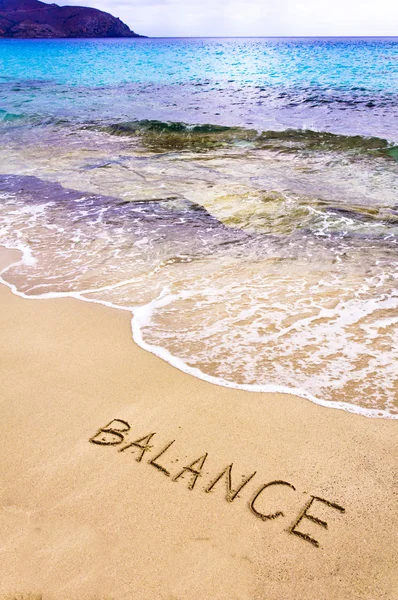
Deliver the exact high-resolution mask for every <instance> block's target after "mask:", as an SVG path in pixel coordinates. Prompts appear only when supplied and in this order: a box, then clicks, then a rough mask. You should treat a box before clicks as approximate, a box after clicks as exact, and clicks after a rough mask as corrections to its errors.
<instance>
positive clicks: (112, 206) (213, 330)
mask: <svg viewBox="0 0 398 600" xmlns="http://www.w3.org/2000/svg"><path fill="white" fill-rule="evenodd" d="M0 137H1V144H0V244H3V245H5V246H7V247H10V248H18V249H20V250H21V251H22V253H23V258H22V259H21V261H19V262H18V263H16V264H14V265H12V266H11V267H10V268H8V269H7V270H5V271H4V272H3V273H2V274H1V278H2V281H3V282H4V283H6V284H7V285H9V286H10V287H11V288H12V289H13V291H14V292H15V293H17V294H20V295H23V296H25V297H29V298H45V297H61V296H66V295H69V296H74V297H77V298H81V299H82V300H86V301H93V302H100V303H104V304H107V305H111V306H116V307H118V308H120V309H123V310H128V311H131V313H132V316H133V318H132V334H133V338H134V340H135V341H136V342H137V343H138V344H139V345H140V346H142V347H143V348H145V349H147V350H149V351H151V352H153V353H155V354H157V355H158V356H160V357H162V358H163V359H165V360H167V361H168V362H170V363H171V364H173V365H174V366H176V367H178V368H180V369H182V370H184V371H186V372H189V373H192V374H193V375H194V376H197V377H201V378H203V379H207V380H208V381H212V382H214V383H217V384H220V385H226V386H230V387H238V388H242V389H247V390H254V391H272V390H276V391H285V392H292V393H296V394H298V395H300V396H303V397H306V398H308V399H310V400H312V401H314V402H317V403H320V404H323V405H325V406H330V407H333V408H341V409H344V410H349V411H354V412H358V413H361V414H363V415H367V416H374V417H377V416H380V417H387V418H397V417H398V38H388V39H387V38H374V39H373V38H366V39H357V38H356V39H346V38H340V39H337V38H335V39H266V38H253V39H246V38H245V39H173V40H171V39H153V40H151V39H138V40H127V39H126V40H0ZM264 401H266V397H264Z"/></svg>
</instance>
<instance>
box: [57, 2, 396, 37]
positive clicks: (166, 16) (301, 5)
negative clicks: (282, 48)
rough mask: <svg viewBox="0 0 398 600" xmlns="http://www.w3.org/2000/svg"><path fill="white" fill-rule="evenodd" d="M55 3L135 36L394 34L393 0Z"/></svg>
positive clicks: (394, 3)
mask: <svg viewBox="0 0 398 600" xmlns="http://www.w3.org/2000/svg"><path fill="white" fill-rule="evenodd" d="M47 1H48V0H47ZM55 1H57V0H55ZM57 3H58V4H60V5H62V6H64V5H71V4H73V5H77V6H82V5H83V6H92V7H94V8H99V9H100V10H104V11H106V12H109V13H111V14H113V15H114V16H116V17H119V18H120V19H121V20H122V21H124V22H125V23H127V25H129V27H130V28H131V29H132V30H134V31H136V32H137V33H141V34H143V35H148V36H151V37H152V36H154V37H190V36H278V35H281V36H294V35H297V36H306V35H308V36H328V35H330V36H333V35H337V36H338V35H342V36H344V35H348V36H350V35H352V36H355V35H358V36H361V35H363V36H365V35H368V36H372V35H374V36H377V35H385V36H392V35H398V0H328V1H326V0H65V1H64V0H58V2H57Z"/></svg>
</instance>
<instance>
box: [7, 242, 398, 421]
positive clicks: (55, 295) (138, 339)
mask: <svg viewBox="0 0 398 600" xmlns="http://www.w3.org/2000/svg"><path fill="white" fill-rule="evenodd" d="M4 251H5V252H6V253H8V252H11V255H12V256H13V257H14V258H13V259H12V262H11V263H9V264H8V263H6V264H5V265H3V266H1V263H0V285H4V286H6V287H7V288H9V289H10V290H11V291H12V293H13V294H14V295H16V296H18V297H19V298H24V299H26V300H49V299H53V300H55V299H62V298H64V299H65V298H73V299H76V300H80V301H83V302H88V303H91V304H99V305H102V306H105V307H107V308H111V309H114V310H121V311H127V312H129V313H130V315H131V324H130V329H131V333H132V339H133V341H134V343H135V344H136V345H137V346H138V347H139V348H141V349H143V350H145V351H147V352H150V353H151V354H153V355H154V356H156V357H158V358H160V359H161V360H164V361H165V362H166V363H168V364H169V365H171V366H172V367H174V368H176V369H178V370H179V371H181V372H183V373H186V374H188V375H190V376H192V377H196V378H197V379H200V380H202V381H206V382H207V383H210V384H212V385H216V386H220V387H225V388H227V389H236V390H242V391H245V392H250V393H260V394H264V393H265V394H269V393H276V394H289V395H292V396H294V397H296V398H300V399H304V400H308V401H310V402H313V403H314V404H317V405H319V406H323V407H325V408H330V409H336V410H343V411H345V412H348V413H353V414H356V415H361V416H363V417H368V418H373V419H389V420H390V419H391V420H397V419H398V413H397V414H391V413H390V412H388V411H386V410H382V409H369V408H362V407H361V406H358V405H356V404H351V403H349V402H343V401H342V402H336V401H327V400H322V399H321V398H317V397H316V396H313V395H312V394H310V393H309V392H307V391H306V390H301V389H299V388H289V387H287V386H283V385H278V384H267V385H255V384H247V385H245V384H238V383H235V382H233V381H227V380H224V379H222V378H221V377H213V376H211V375H207V374H206V373H203V372H202V371H200V369H197V368H196V367H190V366H189V365H187V364H186V363H184V361H183V360H182V359H180V358H178V357H177V356H174V355H172V354H171V353H170V352H169V351H168V350H167V349H165V348H162V347H160V346H152V345H151V344H148V343H147V342H145V340H144V339H143V336H142V334H141V324H142V323H140V321H139V317H138V315H142V316H141V319H142V321H143V322H144V324H145V319H146V318H147V314H148V307H149V306H150V305H154V304H156V301H157V300H159V299H156V300H153V301H152V302H150V303H149V304H147V305H144V306H138V307H128V306H116V305H114V304H112V303H110V302H107V301H104V300H93V299H91V298H87V297H85V296H84V295H83V294H85V293H88V292H90V293H91V292H93V291H95V290H83V291H81V292H49V293H48V294H40V295H37V296H36V295H29V296H27V295H26V294H24V293H23V292H20V291H19V290H18V289H17V288H16V286H15V285H13V284H10V283H8V282H7V281H6V280H4V279H3V277H2V275H3V273H4V272H5V271H6V270H7V269H8V268H9V267H10V266H12V265H13V264H18V263H19V262H24V261H25V262H26V263H27V264H29V261H32V260H34V259H33V258H32V257H31V255H30V253H29V252H26V251H25V250H22V249H17V248H11V247H7V246H4V245H0V255H1V252H4ZM13 253H15V254H13ZM19 255H21V256H20V258H18V256H19ZM26 256H27V258H26ZM14 259H15V260H14ZM120 285H123V282H119V283H118V284H117V285H116V286H115V287H117V286H120ZM104 289H106V288H104Z"/></svg>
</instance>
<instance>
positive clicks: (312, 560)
mask: <svg viewBox="0 0 398 600" xmlns="http://www.w3.org/2000/svg"><path fill="white" fill-rule="evenodd" d="M11 255H12V253H10V252H4V251H3V252H2V254H1V260H2V261H3V264H5V261H7V260H10V257H11ZM0 306H1V312H0V332H1V336H0V344H1V345H0V373H1V395H0V399H1V415H2V419H1V422H2V431H1V437H0V452H1V462H2V469H1V487H0V494H1V511H0V598H15V597H18V598H21V597H25V596H26V597H30V598H32V597H33V598H34V597H35V596H40V595H41V596H42V598H43V599H46V600H47V599H48V600H51V599H68V600H75V599H76V600H77V599H79V600H85V599H97V600H99V599H101V600H102V599H103V600H110V599H115V600H123V599H126V600H127V599H129V600H133V599H135V598H140V599H142V600H158V599H159V600H188V599H189V600H234V599H236V600H335V599H336V600H349V599H355V600H360V599H367V600H378V599H380V600H381V599H386V600H387V599H388V600H393V599H397V598H398V575H397V574H398V564H397V555H398V553H397V539H396V537H394V536H395V531H396V530H397V525H398V523H397V521H398V518H397V514H398V511H397V504H396V498H395V500H394V494H393V484H394V482H393V476H394V472H395V471H396V466H397V459H398V453H397V444H396V441H397V432H398V422H397V421H392V420H391V421H387V420H383V419H370V418H366V417H363V416H359V415H355V414H349V413H346V412H343V411H341V410H335V409H327V408H323V407H321V406H317V405H315V404H313V403H311V402H310V401H308V400H304V399H301V398H296V397H294V396H291V395H283V394H257V393H249V392H242V391H238V390H230V389H225V388H221V387H216V386H214V385H212V384H209V383H206V382H204V381H200V380H197V379H195V378H193V377H191V376H189V375H186V374H184V373H182V372H180V371H178V370H176V369H174V368H173V367H171V366H170V365H168V364H167V363H165V362H163V361H161V360H160V359H158V358H156V357H155V356H153V355H151V354H149V353H147V352H145V351H143V350H141V349H140V348H138V347H137V346H136V345H135V344H134V342H133V341H132V338H131V328H130V315H129V313H127V312H123V311H117V310H113V309H110V308H106V307H103V306H100V305H94V304H89V303H84V302H81V301H78V300H74V299H56V300H25V299H21V298H19V297H16V296H14V295H13V294H12V293H11V291H10V290H9V289H8V288H6V287H5V286H0ZM114 419H119V421H114V422H113V424H112V425H113V426H111V428H113V429H119V430H121V429H125V430H127V429H128V428H130V429H128V431H125V432H123V433H121V432H120V431H119V432H117V431H116V433H109V432H101V433H99V434H98V435H96V434H97V432H98V430H99V429H100V428H102V427H104V426H105V425H107V424H108V423H109V422H111V421H112V420H114ZM122 421H123V422H124V423H122ZM152 433H154V434H155V435H153V436H152V437H150V434H152ZM90 438H92V441H94V442H100V443H90V441H89V440H90ZM140 438H145V439H144V440H142V441H141V442H137V445H135V446H134V445H133V446H129V447H127V446H128V444H131V443H132V442H134V441H137V440H139V439H140ZM172 441H173V443H172V444H171V445H170V446H169V447H168V449H167V450H166V452H165V453H164V454H163V455H162V456H160V457H159V458H156V456H157V455H158V454H159V453H160V452H161V450H162V449H164V448H165V447H166V446H168V445H169V444H170V442H172ZM103 442H107V443H108V445H104V444H103ZM109 442H113V444H112V445H110V444H109ZM114 442H118V443H117V444H115V443H114ZM124 448H125V449H124ZM123 449H124V450H123ZM120 450H123V451H122V452H120ZM194 461H196V462H195V463H194ZM192 463H194V464H192ZM231 463H233V467H232V469H231V488H230V489H229V490H228V485H227V483H228V470H227V471H225V469H226V467H228V465H230V464H231ZM189 465H191V466H190V469H191V470H184V467H187V466H189ZM223 471H225V473H224V475H223V476H222V477H221V478H220V479H218V480H217V477H218V476H219V475H221V474H222V473H223ZM181 472H182V475H180V473H181ZM254 472H256V474H255V475H254V476H253V477H252V478H251V479H250V480H249V481H248V482H247V483H246V484H245V485H244V486H243V488H242V489H241V491H240V492H239V493H238V494H237V495H236V496H235V497H234V494H235V492H236V491H237V488H239V486H240V485H242V483H244V481H245V480H247V479H248V478H249V477H250V475H252V474H253V473H254ZM179 475H180V476H179ZM214 482H215V483H214ZM275 482H277V483H275ZM212 483H214V485H213V486H212ZM269 483H272V485H268V486H267V487H264V486H265V485H266V484H269ZM190 488H193V489H190ZM209 488H211V489H210V491H206V490H209ZM258 492H260V493H259V494H258ZM257 494H258V495H257ZM256 495H257V497H256ZM312 496H314V497H315V499H313V498H312ZM227 497H228V498H229V500H232V501H228V500H227ZM253 499H254V503H253V502H252V501H253ZM311 500H312V505H311V506H310V507H309V508H307V512H306V513H305V512H304V511H305V509H306V507H308V504H309V502H310V501H311ZM323 500H326V501H327V503H325V502H324V501H323ZM250 504H252V507H250ZM343 509H344V512H343ZM308 515H312V516H313V517H315V518H316V519H317V520H311V519H309V518H308ZM300 516H302V519H301V521H300V523H299V524H298V525H295V523H296V522H297V521H298V519H299V518H300ZM261 517H263V518H261ZM267 517H273V518H267ZM323 521H324V522H327V528H325V527H324V526H323V525H322V522H323ZM292 529H293V532H292ZM297 532H299V533H301V534H304V537H303V535H297ZM315 542H316V543H315Z"/></svg>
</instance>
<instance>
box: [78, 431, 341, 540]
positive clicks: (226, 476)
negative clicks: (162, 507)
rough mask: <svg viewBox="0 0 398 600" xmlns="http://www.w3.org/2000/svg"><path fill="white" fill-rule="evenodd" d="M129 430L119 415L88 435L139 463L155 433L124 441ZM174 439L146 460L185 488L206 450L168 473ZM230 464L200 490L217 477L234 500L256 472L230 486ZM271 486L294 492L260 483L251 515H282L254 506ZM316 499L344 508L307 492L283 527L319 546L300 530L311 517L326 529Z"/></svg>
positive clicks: (210, 487) (268, 517)
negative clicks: (129, 454) (317, 513)
mask: <svg viewBox="0 0 398 600" xmlns="http://www.w3.org/2000/svg"><path fill="white" fill-rule="evenodd" d="M130 431H131V427H130V425H129V423H128V422H127V421H124V420H122V419H113V420H112V421H111V422H110V423H108V424H107V425H105V426H104V427H101V428H100V429H99V430H98V431H97V432H96V433H95V435H93V437H91V438H90V440H89V441H90V442H91V443H92V444H97V445H99V446H120V448H118V451H119V452H127V451H129V452H133V453H134V455H135V460H136V461H137V462H139V463H140V462H141V461H142V460H143V458H144V456H145V455H146V454H147V453H152V451H153V450H154V446H153V445H152V443H151V442H152V439H153V437H154V436H155V435H156V434H155V433H148V434H147V435H144V436H143V437H140V438H138V439H136V440H133V441H128V440H127V438H128V437H129V433H130ZM174 443H175V440H172V441H170V442H168V443H167V444H165V445H164V446H163V447H161V448H159V449H158V450H157V451H156V454H155V455H154V456H152V455H151V457H150V458H149V460H148V461H147V463H148V464H149V465H151V466H153V467H155V468H156V469H157V470H158V471H160V472H161V473H163V474H164V475H166V476H167V477H170V478H171V480H172V481H178V480H179V479H180V478H185V477H187V482H188V489H189V490H193V489H194V488H195V486H196V484H197V482H198V479H199V478H200V477H202V476H203V467H204V464H205V462H206V459H207V457H208V453H207V452H206V453H204V454H203V455H202V456H200V457H199V458H196V459H195V460H193V461H192V462H190V463H189V464H187V465H185V466H184V467H183V468H182V469H180V470H179V471H178V472H177V473H171V472H170V471H169V470H168V469H167V468H166V467H165V466H164V465H165V457H166V454H167V453H168V452H169V451H170V449H171V447H172V446H173V444H174ZM232 467H233V463H231V464H229V465H227V466H226V467H225V468H224V469H223V470H222V471H221V472H220V473H218V474H217V475H216V476H215V477H213V478H212V479H211V480H210V482H208V483H207V484H206V486H205V487H204V491H205V492H206V493H209V492H211V491H212V490H213V488H214V487H215V486H216V485H217V484H218V483H219V482H220V481H224V484H225V485H226V494H225V499H226V500H227V502H234V500H236V498H238V496H239V494H240V493H241V492H242V490H243V489H244V488H245V487H246V486H247V484H248V483H249V482H250V481H251V480H252V479H253V478H254V477H255V475H256V473H257V472H256V471H254V472H253V473H251V474H250V475H248V476H245V477H243V478H242V481H241V483H240V484H239V485H238V486H236V487H233V485H232ZM275 486H279V487H283V488H284V489H285V490H286V493H292V492H293V493H294V492H296V488H295V486H294V485H293V484H292V483H289V482H288V481H283V480H274V481H269V482H268V483H264V484H263V485H261V487H260V488H259V489H257V490H256V492H255V494H254V495H252V497H251V499H250V501H249V508H250V511H251V513H252V514H253V515H255V516H256V517H257V518H259V519H261V520H263V521H269V520H271V519H278V518H280V517H284V516H285V514H284V513H283V512H282V511H281V510H278V511H276V512H273V513H269V514H267V513H264V512H261V510H260V509H259V507H258V505H259V499H260V497H261V496H263V497H264V496H265V495H266V494H267V490H268V489H269V488H272V487H275ZM316 503H318V504H323V505H324V506H326V507H327V508H329V509H331V510H334V511H338V512H339V513H344V512H345V509H344V508H343V507H342V506H340V505H339V504H336V503H335V502H331V501H330V500H326V499H325V498H320V497H319V496H316V495H310V499H309V500H308V501H307V502H306V505H305V506H304V508H303V509H302V510H301V511H300V513H299V515H298V516H296V518H295V519H294V521H293V524H292V525H291V526H290V527H289V528H288V529H287V530H286V531H287V532H288V533H290V534H293V535H296V536H298V537H300V538H301V539H303V540H305V541H307V542H309V543H310V544H312V545H313V546H315V547H316V548H319V546H320V544H319V542H318V540H316V539H315V538H314V537H312V536H311V535H309V534H308V533H305V532H303V531H302V527H303V525H304V524H303V521H304V520H305V519H307V520H309V521H312V522H313V523H315V524H316V525H319V526H320V527H323V528H324V529H328V524H327V522H326V521H324V520H323V519H320V518H319V517H317V516H315V515H314V514H313V512H312V511H313V510H315V506H316ZM310 509H311V512H310Z"/></svg>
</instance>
